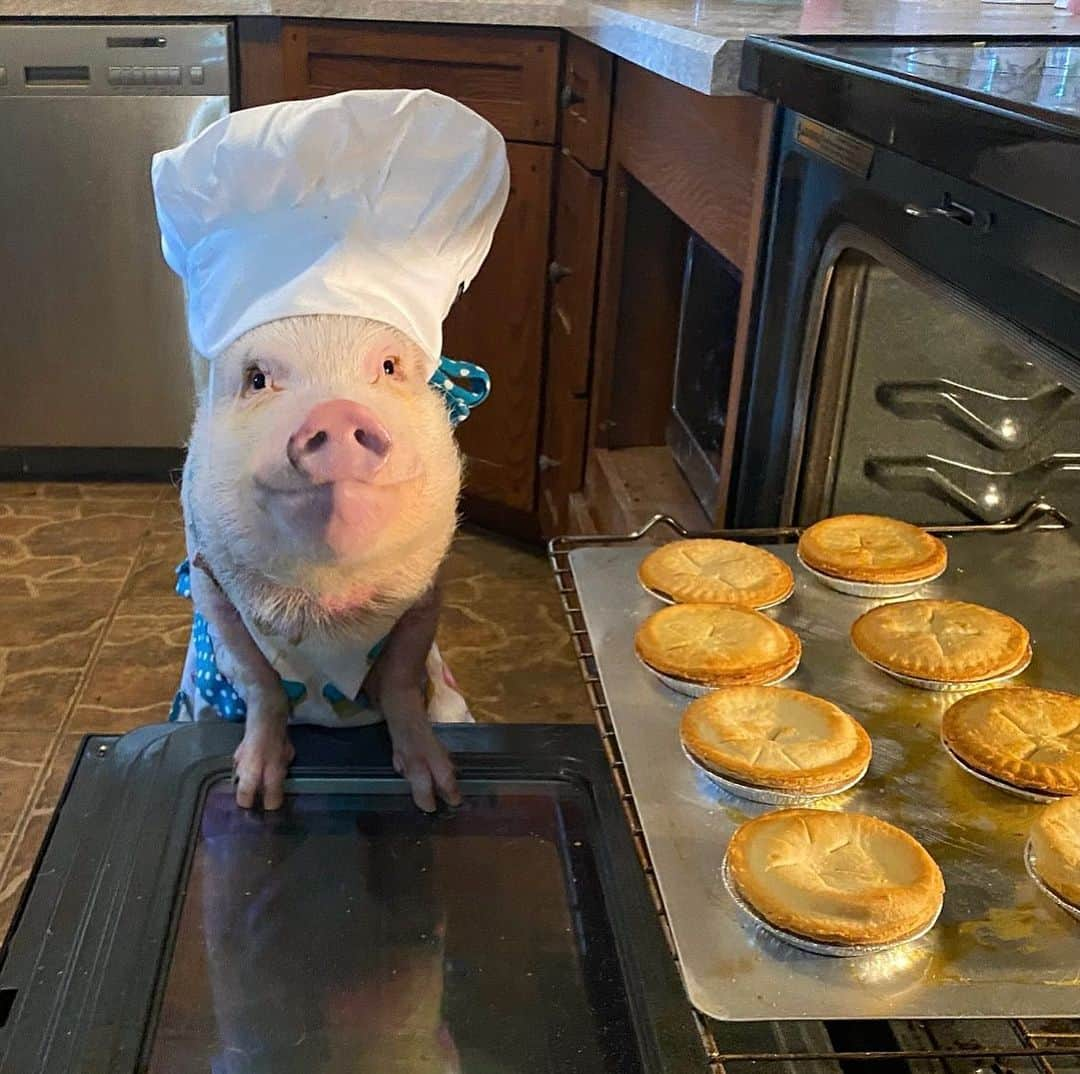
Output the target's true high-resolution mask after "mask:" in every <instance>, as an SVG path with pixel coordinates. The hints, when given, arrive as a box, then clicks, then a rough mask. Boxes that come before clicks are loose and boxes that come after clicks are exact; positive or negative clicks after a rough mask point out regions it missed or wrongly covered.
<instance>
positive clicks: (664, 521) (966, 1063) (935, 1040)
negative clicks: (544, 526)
mask: <svg viewBox="0 0 1080 1074" xmlns="http://www.w3.org/2000/svg"><path fill="white" fill-rule="evenodd" d="M1070 525H1071V522H1070V520H1069V519H1068V518H1066V517H1065V516H1064V515H1062V514H1061V512H1059V511H1058V510H1057V509H1056V508H1054V507H1053V506H1052V505H1050V504H1046V503H1042V502H1039V503H1033V504H1030V505H1029V506H1028V507H1026V508H1025V509H1024V510H1023V511H1022V512H1020V513H1019V514H1018V515H1016V516H1014V517H1013V518H1011V519H1007V520H1005V521H1003V522H994V523H984V524H974V525H953V526H934V527H928V530H929V532H931V533H935V534H963V533H979V532H983V533H986V532H990V533H1011V532H1015V531H1017V530H1022V529H1062V528H1065V527H1068V526H1070ZM659 528H666V529H668V530H670V531H672V532H673V533H674V534H675V535H676V536H678V537H682V538H691V537H719V538H728V539H737V540H742V541H749V542H765V541H771V542H786V541H794V540H797V539H798V537H799V535H800V533H801V532H802V530H801V529H798V528H796V527H790V526H789V527H779V528H772V529H747V530H713V531H707V532H702V531H691V530H687V529H686V528H684V527H683V526H682V525H680V523H678V522H677V521H676V520H675V519H673V518H671V517H669V516H667V515H654V516H653V518H652V519H650V520H649V521H648V522H647V523H646V524H645V525H644V526H642V527H641V528H640V529H639V530H636V531H635V532H633V533H629V534H619V535H588V536H579V537H556V538H555V539H554V540H552V541H550V542H549V544H548V558H549V560H550V562H551V567H552V570H553V572H554V574H555V584H556V586H557V588H558V591H559V598H560V600H561V601H562V606H563V611H564V613H565V615H566V622H567V626H568V627H569V630H570V637H571V640H572V642H573V646H574V652H575V654H576V656H577V660H578V666H579V667H580V670H581V674H582V678H583V679H584V682H585V689H586V691H587V692H588V695H589V702H590V705H591V707H592V711H593V716H594V718H595V720H596V725H597V729H598V731H599V734H600V740H601V743H602V745H603V749H604V753H605V755H606V757H607V760H608V764H609V765H610V767H611V773H612V777H613V779H614V781H615V785H616V788H617V790H618V793H619V797H620V799H621V801H622V807H623V810H624V812H625V814H626V820H627V824H628V825H629V828H630V833H631V835H632V836H633V840H634V847H635V849H636V851H637V855H638V859H639V861H640V862H641V868H642V870H643V872H644V874H645V880H646V883H647V885H648V889H649V894H650V895H651V897H652V901H653V905H654V907H655V909H656V913H657V916H658V918H659V920H660V925H661V928H662V930H663V933H664V937H665V939H666V940H667V944H668V948H669V950H670V952H671V956H672V958H673V959H674V960H675V963H676V965H678V963H679V957H678V954H677V952H676V948H675V941H674V937H673V935H672V932H671V926H670V924H669V922H668V917H667V912H666V910H665V908H664V902H663V899H662V898H661V896H660V887H659V885H658V883H657V880H656V872H655V869H654V867H653V863H652V859H651V857H650V854H649V848H648V845H647V843H646V841H645V833H644V830H643V828H642V825H641V819H640V817H639V816H638V811H637V807H636V804H635V802H634V796H633V794H632V793H631V790H630V784H629V781H628V779H627V776H626V766H625V763H624V762H623V758H622V754H621V752H620V750H619V743H618V739H617V737H616V734H615V728H614V725H613V723H612V720H611V710H610V708H609V706H608V701H607V697H606V696H605V694H604V687H603V684H602V683H601V681H600V675H599V671H598V669H597V665H596V659H595V656H594V654H593V648H592V641H591V639H590V637H589V631H588V629H587V627H586V624H585V616H584V612H583V609H582V607H581V600H580V598H579V596H578V591H577V586H576V585H575V583H574V575H573V571H572V569H571V566H570V553H571V552H572V551H574V549H577V548H585V547H597V546H600V547H603V546H611V545H623V544H633V543H635V542H639V541H642V540H644V539H645V538H646V537H648V536H649V535H650V534H652V533H653V532H654V531H655V530H657V529H659ZM680 972H681V966H680ZM1077 991H1078V1000H1077V1006H1078V1012H1080V989H1078V990H1077ZM691 1010H692V1012H693V1016H694V1020H695V1022H696V1024H697V1029H698V1033H699V1034H700V1036H701V1043H702V1047H703V1049H704V1064H703V1066H704V1067H705V1068H707V1069H708V1070H709V1071H711V1072H712V1074H730V1072H728V1071H726V1068H727V1067H729V1066H733V1065H734V1066H737V1065H741V1064H753V1065H757V1064H759V1063H769V1064H805V1063H813V1062H817V1063H827V1064H830V1065H832V1066H833V1067H834V1068H835V1069H843V1068H844V1067H845V1066H846V1065H847V1064H849V1063H853V1064H859V1065H860V1067H861V1065H862V1064H865V1063H874V1062H877V1063H890V1062H891V1063H893V1064H895V1063H897V1062H898V1061H899V1062H905V1063H910V1064H912V1065H913V1066H915V1065H917V1064H919V1063H921V1062H925V1061H933V1062H935V1063H941V1064H948V1065H949V1066H950V1067H953V1066H955V1065H956V1064H957V1063H960V1064H962V1065H963V1067H964V1068H966V1069H967V1070H972V1071H973V1072H974V1074H1016V1066H1017V1065H1018V1064H1017V1062H1016V1061H1018V1060H1020V1061H1022V1062H1023V1067H1024V1069H1025V1070H1028V1069H1029V1070H1032V1071H1037V1072H1038V1074H1075V1072H1077V1071H1080V1021H1077V1022H1072V1021H1068V1022H1062V1021H1061V1020H1060V1019H1059V1020H1055V1021H1052V1022H1041V1021H1038V1020H1033V1019H1020V1018H1014V1019H1008V1020H1004V1021H1002V1020H998V1021H997V1022H995V1023H989V1022H978V1023H974V1024H971V1023H969V1025H972V1028H974V1027H975V1026H978V1027H980V1028H982V1027H987V1026H989V1025H993V1026H994V1027H995V1028H996V1029H997V1030H998V1032H995V1033H993V1034H984V1033H979V1032H974V1033H968V1034H964V1033H963V1032H959V1033H949V1032H947V1033H945V1034H942V1033H941V1032H940V1031H937V1027H936V1025H935V1023H934V1022H929V1021H927V1022H919V1023H910V1022H909V1023H902V1024H899V1023H893V1024H890V1028H891V1030H892V1032H891V1033H890V1034H889V1036H890V1038H891V1039H892V1040H895V1041H896V1042H897V1043H896V1046H895V1047H880V1048H865V1049H864V1048H858V1049H854V1048H845V1047H843V1046H840V1047H835V1048H834V1047H828V1048H819V1049H816V1050H815V1049H814V1048H812V1047H811V1048H807V1049H802V1048H800V1049H798V1050H791V1049H788V1050H778V1049H774V1050H769V1049H766V1048H762V1049H754V1048H732V1047H728V1046H726V1045H727V1043H728V1042H727V1041H726V1040H725V1039H723V1038H726V1037H727V1036H728V1034H727V1033H725V1032H724V1027H723V1025H722V1024H721V1023H715V1022H713V1021H712V1020H711V1019H709V1018H706V1017H705V1016H704V1015H702V1014H701V1012H700V1011H697V1010H696V1009H694V1008H692V1007H691ZM950 1025H955V1023H950ZM897 1029H899V1031H897ZM736 1036H738V1035H736ZM942 1036H948V1037H950V1038H951V1040H950V1041H949V1043H947V1044H946V1043H943V1042H942V1040H941V1038H942ZM980 1036H982V1037H984V1039H983V1040H982V1041H980V1040H979V1039H978V1038H979V1037H980ZM986 1036H993V1037H994V1038H995V1039H993V1040H987V1039H985V1037H986ZM718 1038H721V1039H718ZM781 1039H786V1038H785V1037H784V1035H781ZM822 1039H825V1040H830V1039H831V1037H830V1035H828V1034H820V1035H816V1036H814V1037H812V1040H822ZM923 1042H925V1043H923ZM1066 1059H1069V1060H1072V1062H1071V1063H1067V1062H1066V1063H1063V1062H1062V1060H1066ZM1054 1060H1058V1065H1057V1066H1055V1065H1054ZM1010 1061H1012V1062H1010Z"/></svg>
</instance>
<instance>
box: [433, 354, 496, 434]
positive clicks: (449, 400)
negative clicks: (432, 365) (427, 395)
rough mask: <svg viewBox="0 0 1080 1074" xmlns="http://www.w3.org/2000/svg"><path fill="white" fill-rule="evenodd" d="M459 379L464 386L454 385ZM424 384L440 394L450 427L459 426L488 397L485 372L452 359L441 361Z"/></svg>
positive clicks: (487, 377)
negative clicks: (448, 415) (426, 383)
mask: <svg viewBox="0 0 1080 1074" xmlns="http://www.w3.org/2000/svg"><path fill="white" fill-rule="evenodd" d="M461 380H463V381H465V384H460V383H458V382H459V381H461ZM428 383H429V384H430V385H431V386H432V387H433V388H434V389H435V390H436V391H437V392H440V393H441V394H442V397H443V401H444V402H445V403H446V409H447V411H448V412H449V414H450V424H451V425H460V424H461V423H462V422H463V421H464V420H465V419H466V418H467V417H468V416H469V413H470V412H471V411H472V410H473V408H474V407H478V406H479V405H480V404H481V403H482V402H483V401H484V400H485V399H486V398H487V397H488V396H489V395H490V394H491V377H490V376H488V372H487V370H486V369H483V368H482V367H480V366H478V365H473V364H472V362H458V361H455V360H454V359H453V358H441V359H440V360H439V368H438V369H436V370H435V372H434V373H433V374H432V376H431V379H430V380H429V381H428Z"/></svg>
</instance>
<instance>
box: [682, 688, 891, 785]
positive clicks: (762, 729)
mask: <svg viewBox="0 0 1080 1074" xmlns="http://www.w3.org/2000/svg"><path fill="white" fill-rule="evenodd" d="M679 735H680V737H681V739H682V743H683V746H684V747H685V748H686V750H687V751H688V752H689V753H690V754H691V755H692V756H693V757H695V758H697V759H698V760H699V761H701V763H702V764H704V765H705V766H706V767H707V768H709V769H711V770H713V771H715V772H717V773H718V774H719V775H721V776H726V777H728V778H730V779H734V780H737V781H739V782H741V783H748V784H750V785H751V786H754V787H764V788H768V789H770V790H779V791H790V792H791V793H800V792H801V793H812V794H828V793H829V792H830V791H834V790H838V789H839V788H841V787H846V786H847V785H848V784H850V783H852V782H854V781H855V780H857V779H859V778H860V777H861V776H862V775H863V773H864V772H865V771H866V767H867V765H868V764H869V763H870V752H871V745H870V736H869V735H868V734H867V733H866V731H864V730H863V728H862V726H861V725H860V724H859V722H858V721H857V720H854V719H852V717H850V716H849V715H848V714H847V713H846V712H844V711H843V710H842V709H839V708H837V706H836V705H834V704H832V702H830V701H825V700H824V699H823V698H820V697H814V696H813V695H812V694H804V693H803V692H802V691H801V690H788V689H785V688H784V687H781V686H729V687H726V688H725V689H722V690H717V691H716V692H715V693H712V694H709V695H707V696H706V697H703V698H700V699H698V700H697V701H694V702H693V703H692V704H691V705H690V706H689V707H688V708H687V710H686V712H685V713H684V714H683V718H682V723H681V724H680V726H679Z"/></svg>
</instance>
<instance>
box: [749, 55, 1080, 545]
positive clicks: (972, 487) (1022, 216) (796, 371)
mask: <svg viewBox="0 0 1080 1074" xmlns="http://www.w3.org/2000/svg"><path fill="white" fill-rule="evenodd" d="M1063 52H1064V53H1071V60H1070V63H1072V66H1071V68H1068V69H1066V68H1062V67H1060V65H1061V64H1062V63H1063V62H1064V60H1063V59H1062V56H1061V55H1060V54H1061V53H1063ZM1066 58H1068V57H1066ZM1074 60H1075V61H1077V62H1072V61H1074ZM991 61H994V62H995V63H996V66H994V64H993V63H991ZM1010 72H1011V75H1010ZM999 75H1004V76H1009V77H999ZM995 79H996V81H995ZM1055 80H1056V81H1055ZM740 84H741V86H742V87H743V88H744V89H745V90H747V91H749V92H752V93H755V94H757V95H759V96H761V97H764V98H766V99H768V100H771V101H773V102H775V103H776V104H777V105H778V106H779V108H778V122H777V140H776V147H775V155H774V160H773V166H772V178H771V190H770V194H769V201H768V205H769V209H768V214H767V223H766V233H765V235H764V236H763V240H762V241H763V247H762V249H763V256H762V258H761V262H762V264H763V269H762V273H761V278H760V279H759V281H757V289H756V292H755V310H756V313H755V326H756V327H755V340H754V344H753V348H752V357H751V360H750V368H749V370H748V374H747V376H746V377H744V381H743V383H744V385H745V394H744V397H743V399H742V400H741V414H740V434H739V436H738V438H737V439H738V442H739V445H740V456H739V458H738V459H736V461H735V469H734V473H735V475H736V476H735V480H734V489H733V493H732V497H731V502H732V507H731V517H730V519H729V521H730V522H731V523H732V524H733V525H734V526H736V527H739V528H752V527H760V526H775V525H791V524H797V525H805V524H808V523H811V522H814V521H816V520H817V519H819V518H822V517H825V516H826V515H829V514H842V513H847V512H869V513H876V514H887V515H892V516H894V517H898V518H904V519H907V520H908V521H911V522H915V523H919V524H939V525H948V524H962V523H971V522H999V521H1002V520H1004V519H1006V518H1009V517H1011V516H1014V515H1018V514H1019V513H1021V512H1022V511H1023V510H1025V509H1026V508H1028V507H1030V506H1031V505H1033V504H1035V503H1039V502H1043V503H1048V504H1050V505H1052V506H1053V507H1054V508H1055V509H1057V510H1058V511H1059V512H1060V513H1061V514H1063V515H1064V516H1065V517H1067V518H1071V519H1074V520H1075V519H1080V453H1078V451H1077V444H1078V443H1080V185H1078V184H1077V183H1075V182H1065V181H1063V180H1062V176H1065V175H1075V174H1076V169H1077V166H1078V163H1080V49H1078V48H1076V47H1075V46H1073V47H1072V48H1071V50H1070V49H1069V48H1064V49H1063V48H1062V47H1060V44H1058V45H1053V44H1047V43H1042V44H1038V43H1027V44H1016V45H1014V44H1008V43H1006V44H996V45H994V46H993V47H992V48H984V47H982V46H980V45H978V44H975V43H972V44H967V45H965V44H963V43H952V44H951V45H950V46H949V47H948V48H945V47H935V48H928V47H925V42H922V43H918V42H911V43H905V42H902V41H888V42H874V41H869V42H867V41H861V42H857V43H856V42H850V41H837V42H830V41H825V40H815V41H793V40H766V39H760V38H751V39H749V40H748V41H747V43H746V46H745V49H744V63H743V69H742V76H741V82H740ZM973 86H979V87H980V88H979V89H973V88H972V87H973ZM1047 87H1049V89H1048V88H1047ZM1051 91H1052V92H1051Z"/></svg>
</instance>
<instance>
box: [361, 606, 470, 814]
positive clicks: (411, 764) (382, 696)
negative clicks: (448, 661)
mask: <svg viewBox="0 0 1080 1074" xmlns="http://www.w3.org/2000/svg"><path fill="white" fill-rule="evenodd" d="M438 622H439V593H438V588H437V586H432V588H431V589H430V590H429V591H428V593H427V594H426V595H425V596H424V597H422V598H421V599H420V600H419V601H418V602H417V603H416V604H414V605H413V606H412V608H410V609H409V610H408V611H407V612H406V613H405V614H404V615H403V616H402V617H401V618H400V619H399V620H398V622H397V624H396V625H395V627H394V629H393V630H392V631H391V632H390V635H389V637H388V638H387V640H386V644H385V646H384V647H383V651H382V652H381V653H380V654H379V658H378V659H377V660H376V661H375V664H374V666H373V667H372V669H371V671H370V672H369V673H368V677H367V679H366V681H365V683H364V690H365V692H366V693H367V695H368V697H369V698H371V700H372V701H373V702H374V703H375V704H376V705H377V706H378V707H379V709H380V710H381V711H382V714H383V716H384V717H385V718H386V723H387V726H388V728H389V730H390V738H391V740H392V741H393V744H394V769H395V770H396V771H397V772H398V773H399V774H400V775H402V776H404V777H405V778H406V779H407V780H408V781H409V784H410V786H411V787H412V795H413V799H414V801H415V802H416V804H417V805H418V806H419V807H420V808H421V809H422V810H424V812H425V813H432V812H434V810H435V795H436V793H437V794H438V796H439V797H440V798H442V799H443V800H444V801H445V802H447V803H449V804H450V805H460V804H461V794H460V792H459V791H458V786H457V779H456V777H455V775H454V765H453V762H452V761H451V760H450V755H449V754H448V753H447V752H446V749H445V748H444V746H443V744H442V743H441V742H440V741H439V740H438V738H436V737H435V732H434V731H433V730H432V727H431V720H430V718H429V717H428V712H427V705H426V703H425V699H424V685H423V684H424V681H425V678H426V673H427V658H428V654H429V653H430V652H431V646H432V644H433V643H434V641H435V629H436V627H437V626H438Z"/></svg>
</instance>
